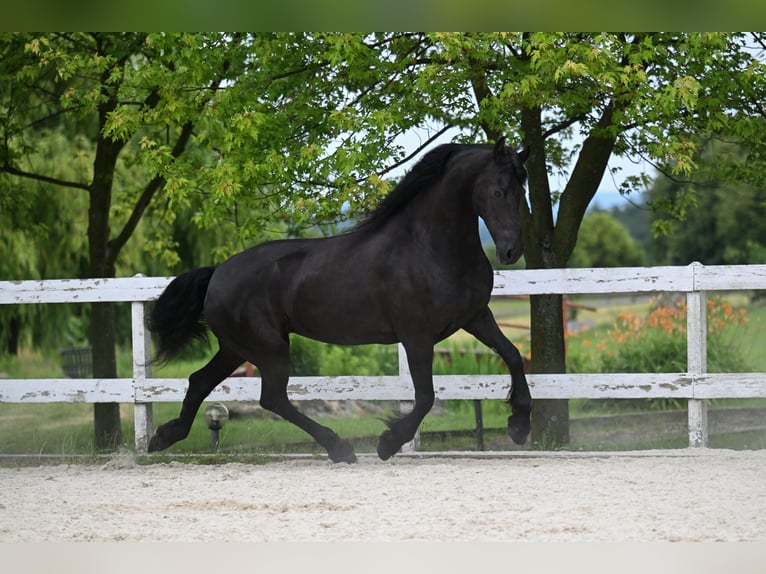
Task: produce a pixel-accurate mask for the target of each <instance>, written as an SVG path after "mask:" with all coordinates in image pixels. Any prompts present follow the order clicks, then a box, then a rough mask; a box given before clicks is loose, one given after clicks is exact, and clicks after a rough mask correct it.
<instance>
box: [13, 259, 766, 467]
mask: <svg viewBox="0 0 766 574" xmlns="http://www.w3.org/2000/svg"><path fill="white" fill-rule="evenodd" d="M169 282H170V278H165V277H163V278H159V277H141V276H137V277H132V278H117V279H90V280H48V281H5V282H0V304H24V303H88V302H97V301H115V302H129V303H131V306H132V340H133V377H132V378H126V379H3V380H0V402H7V403H45V402H64V403H78V402H85V403H96V402H118V403H133V404H134V405H135V446H136V450H137V451H138V452H145V451H146V445H147V443H148V439H149V437H150V436H151V434H152V432H153V422H152V403H155V402H176V401H179V402H180V401H181V400H183V396H184V393H185V390H186V385H187V381H186V379H158V378H153V377H152V376H151V372H150V367H149V366H148V364H149V359H150V350H149V349H150V345H149V337H148V332H147V329H146V326H145V304H146V302H148V301H152V300H153V299H156V298H157V297H158V296H159V294H160V293H161V292H162V290H163V289H164V288H165V286H166V285H167V284H168V283H169ZM752 289H766V265H735V266H704V265H701V264H700V263H693V264H691V265H689V266H686V267H631V268H612V269H550V270H523V271H498V272H496V274H495V287H494V291H493V295H536V294H545V293H559V294H564V295H567V294H578V293H605V294H606V293H660V292H681V293H686V299H687V345H688V349H687V369H686V372H683V373H640V374H635V373H629V374H628V373H611V374H546V375H535V374H532V375H529V376H528V380H529V385H530V388H531V391H532V395H533V397H534V398H536V399H571V398H596V399H605V398H685V399H689V401H688V405H689V406H688V411H689V445H690V446H705V445H707V402H706V401H707V399H716V398H750V397H766V373H707V368H706V363H707V351H706V348H707V322H706V292H708V291H735V290H752ZM402 355H403V353H402V352H401V349H400V360H399V365H400V369H399V375H396V376H372V377H360V376H340V377H293V378H292V379H291V380H290V385H289V388H288V391H289V394H290V398H291V399H292V400H298V401H299V400H306V399H325V400H337V399H362V400H412V398H413V391H412V386H411V383H410V379H409V374H408V370H407V368H406V361H404V360H402ZM509 385H510V377H509V376H507V375H441V376H436V377H434V386H435V390H436V396H437V398H440V399H504V398H505V397H506V395H507V392H508V388H509ZM259 397H260V380H259V379H258V378H250V377H234V378H229V379H226V380H225V381H224V382H223V383H222V384H221V385H219V386H218V387H217V388H216V390H215V391H214V392H213V393H212V394H211V396H210V400H219V401H255V400H258V399H259Z"/></svg>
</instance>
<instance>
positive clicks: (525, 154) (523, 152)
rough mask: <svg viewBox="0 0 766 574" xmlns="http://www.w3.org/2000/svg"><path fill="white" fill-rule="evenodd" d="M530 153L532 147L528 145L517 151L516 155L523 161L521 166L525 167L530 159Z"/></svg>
mask: <svg viewBox="0 0 766 574" xmlns="http://www.w3.org/2000/svg"><path fill="white" fill-rule="evenodd" d="M529 151H530V147H529V146H528V145H527V144H521V147H520V148H519V149H517V150H516V153H517V154H518V156H519V159H520V160H521V165H524V164H525V163H527V160H528V159H529Z"/></svg>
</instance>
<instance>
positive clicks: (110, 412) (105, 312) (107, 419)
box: [91, 303, 123, 452]
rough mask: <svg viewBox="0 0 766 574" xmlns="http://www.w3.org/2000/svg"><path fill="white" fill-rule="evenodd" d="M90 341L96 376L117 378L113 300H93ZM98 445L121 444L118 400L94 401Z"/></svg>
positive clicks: (104, 447)
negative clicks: (101, 301)
mask: <svg viewBox="0 0 766 574" xmlns="http://www.w3.org/2000/svg"><path fill="white" fill-rule="evenodd" d="M91 317H92V319H91V342H92V346H93V376H94V377H95V378H106V379H110V378H115V377H116V376H117V354H116V351H115V320H114V303H94V304H93V307H92V312H91ZM93 423H94V427H95V447H96V450H99V451H110V452H112V451H115V450H117V448H119V446H120V445H121V444H122V440H123V437H122V421H121V419H120V405H119V403H96V404H95V405H93Z"/></svg>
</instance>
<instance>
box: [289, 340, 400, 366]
mask: <svg viewBox="0 0 766 574" xmlns="http://www.w3.org/2000/svg"><path fill="white" fill-rule="evenodd" d="M290 362H291V368H292V370H291V373H292V374H293V375H298V376H315V375H321V376H336V375H362V376H368V375H394V374H396V373H398V371H399V366H398V365H399V363H398V360H397V355H396V347H393V346H390V345H360V346H355V347H347V346H340V345H327V344H325V343H320V342H318V341H314V340H312V339H307V338H305V337H301V336H299V335H295V334H293V335H291V336H290Z"/></svg>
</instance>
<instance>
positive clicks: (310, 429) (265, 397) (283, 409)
mask: <svg viewBox="0 0 766 574" xmlns="http://www.w3.org/2000/svg"><path fill="white" fill-rule="evenodd" d="M258 355H259V356H258V357H256V360H255V361H253V362H254V363H255V365H256V366H257V367H258V370H259V371H260V372H261V401H260V402H261V406H262V407H263V408H264V409H267V410H269V411H271V412H273V413H276V414H278V415H279V416H281V417H282V418H283V419H285V420H287V421H289V422H291V423H293V424H294V425H295V426H297V427H299V428H301V429H303V430H304V431H306V432H307V433H308V434H310V435H311V436H312V437H313V438H314V440H315V441H317V442H318V443H319V444H320V445H321V446H323V447H324V448H325V449H326V450H327V455H328V456H329V457H330V460H332V461H333V462H348V463H351V462H356V455H355V454H354V447H353V446H351V443H349V442H348V441H345V440H343V439H341V438H340V437H339V436H338V435H337V434H335V432H334V431H333V430H331V429H329V428H327V427H325V426H322V425H320V424H319V423H317V422H316V421H314V420H312V419H310V418H309V417H307V416H306V415H304V414H303V413H301V412H300V411H299V410H298V409H296V408H295V406H293V404H292V403H291V402H290V400H289V398H288V396H287V381H288V378H289V371H290V351H289V343H287V342H286V341H285V342H284V344H280V345H277V346H276V347H274V348H270V349H268V350H266V349H263V348H261V349H260V352H259V353H258Z"/></svg>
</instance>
